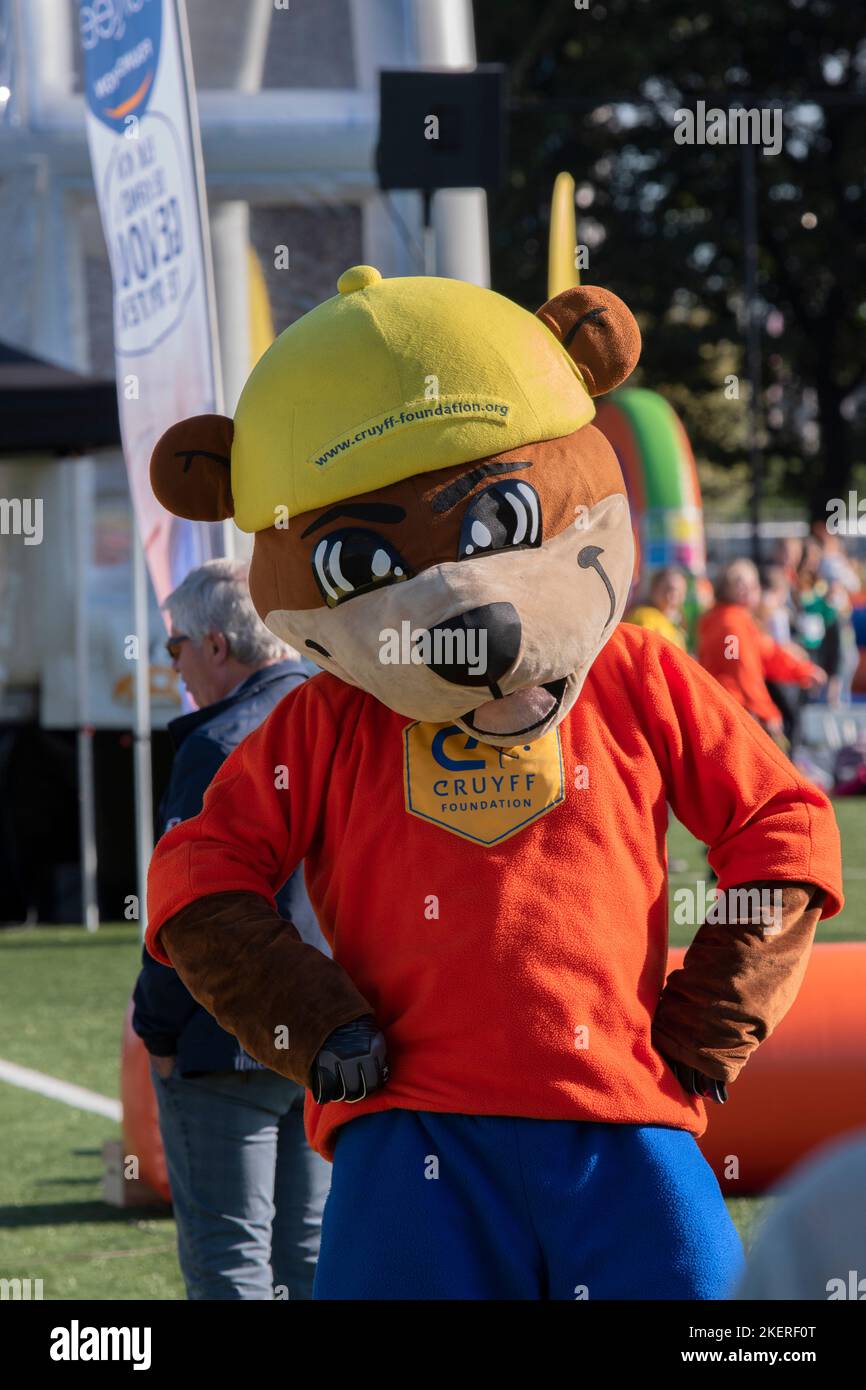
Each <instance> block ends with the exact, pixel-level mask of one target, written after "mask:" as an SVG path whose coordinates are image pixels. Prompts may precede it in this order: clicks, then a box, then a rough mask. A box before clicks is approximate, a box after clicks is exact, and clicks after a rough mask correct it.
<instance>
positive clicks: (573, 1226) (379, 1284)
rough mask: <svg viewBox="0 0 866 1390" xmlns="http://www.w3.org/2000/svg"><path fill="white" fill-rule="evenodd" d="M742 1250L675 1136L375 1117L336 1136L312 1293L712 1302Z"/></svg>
mask: <svg viewBox="0 0 866 1390" xmlns="http://www.w3.org/2000/svg"><path fill="white" fill-rule="evenodd" d="M742 1258H743V1256H742V1247H741V1245H740V1240H739V1236H738V1235H737V1232H736V1229H735V1228H734V1225H733V1222H732V1221H731V1219H730V1217H729V1216H728V1213H727V1210H726V1208H725V1204H724V1201H723V1199H722V1195H721V1192H720V1190H719V1185H718V1182H717V1181H716V1178H715V1175H714V1173H713V1171H712V1169H711V1168H710V1166H709V1164H708V1163H707V1162H706V1160H705V1159H704V1157H703V1156H702V1154H701V1152H700V1150H699V1148H698V1146H697V1144H696V1143H695V1140H694V1139H693V1138H692V1136H691V1135H690V1134H687V1133H686V1132H685V1131H684V1130H678V1129H664V1128H661V1127H657V1126H652V1125H643V1126H637V1125H609V1124H591V1123H584V1122H577V1121H570V1120H528V1119H508V1118H504V1117H501V1116H498V1115H497V1116H475V1115H438V1114H432V1113H430V1112H424V1113H419V1112H417V1111H411V1110H387V1111H384V1112H381V1113H377V1114H374V1115H363V1116H359V1117H358V1118H357V1119H353V1120H349V1121H348V1122H347V1123H346V1124H345V1125H343V1127H342V1128H341V1129H340V1130H339V1132H338V1137H337V1146H336V1151H335V1156H334V1172H333V1176H332V1180H331V1193H330V1196H329V1198H328V1201H327V1204H326V1206H325V1215H324V1218H323V1222H322V1244H321V1251H320V1254H319V1266H318V1271H317V1274H316V1284H315V1290H314V1295H313V1296H314V1298H316V1299H389V1298H395V1299H397V1298H404V1299H405V1298H413V1299H472V1298H477V1299H583V1298H590V1299H601V1298H614V1299H676V1298H686V1299H703V1298H724V1297H725V1296H726V1294H727V1293H728V1291H729V1289H730V1287H731V1285H732V1284H733V1283H734V1282H735V1281H736V1279H737V1278H738V1276H739V1274H740V1271H741V1266H742Z"/></svg>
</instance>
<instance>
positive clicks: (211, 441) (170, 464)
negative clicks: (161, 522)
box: [150, 415, 235, 521]
mask: <svg viewBox="0 0 866 1390" xmlns="http://www.w3.org/2000/svg"><path fill="white" fill-rule="evenodd" d="M234 432H235V427H234V422H233V421H232V420H230V419H229V418H228V416H227V415H193V416H192V418H191V419H189V420H180V421H179V422H178V423H177V424H176V425H172V427H171V429H168V430H166V432H165V434H164V435H163V436H162V438H161V439H160V440H159V441H158V443H157V445H156V448H155V449H154V451H153V454H152V456H151V460H150V485H151V487H152V488H153V491H154V493H155V494H156V497H157V498H158V500H159V501H160V502H161V503H162V505H163V506H164V507H165V509H166V511H169V512H173V513H174V515H175V516H184V517H186V518H187V520H188V521H225V520H226V518H227V517H230V516H234V513H235V504H234V500H233V498H232V475H231V458H232V439H233V437H234Z"/></svg>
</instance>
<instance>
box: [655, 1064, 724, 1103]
mask: <svg viewBox="0 0 866 1390" xmlns="http://www.w3.org/2000/svg"><path fill="white" fill-rule="evenodd" d="M665 1061H666V1062H667V1064H668V1066H669V1067H670V1069H671V1071H672V1072H673V1074H674V1076H675V1077H676V1079H677V1081H678V1082H679V1083H680V1085H681V1086H682V1088H683V1090H684V1091H685V1093H686V1095H689V1096H703V1097H704V1099H705V1100H714V1101H715V1102H716V1104H717V1105H724V1103H725V1101H726V1100H727V1099H728V1090H727V1087H726V1086H725V1083H724V1081H716V1080H714V1079H713V1077H711V1076H704V1074H703V1072H702V1071H697V1070H696V1069H695V1068H694V1067H687V1066H686V1064H685V1062H674V1061H672V1060H671V1058H670V1057H665Z"/></svg>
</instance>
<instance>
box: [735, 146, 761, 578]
mask: <svg viewBox="0 0 866 1390" xmlns="http://www.w3.org/2000/svg"><path fill="white" fill-rule="evenodd" d="M740 151H741V161H742V163H741V168H742V176H743V268H744V293H745V320H746V322H745V328H746V369H747V372H748V377H749V406H748V428H749V460H750V464H751V475H752V487H751V495H750V498H749V521H750V525H751V538H752V559H753V560H754V562H755V564H759V563H760V558H761V538H760V525H761V492H762V488H763V459H762V457H761V449H760V443H759V439H758V431H759V426H760V395H761V330H760V325H759V323H758V302H757V300H758V195H757V183H756V178H755V147H754V145H751V144H748V143H747V144H743V145H741V146H740Z"/></svg>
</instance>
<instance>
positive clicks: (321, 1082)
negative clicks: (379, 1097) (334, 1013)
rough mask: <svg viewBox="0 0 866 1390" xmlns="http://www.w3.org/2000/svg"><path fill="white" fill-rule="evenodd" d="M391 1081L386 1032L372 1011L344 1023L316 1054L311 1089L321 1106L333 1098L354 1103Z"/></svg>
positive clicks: (330, 1035) (311, 1074)
mask: <svg viewBox="0 0 866 1390" xmlns="http://www.w3.org/2000/svg"><path fill="white" fill-rule="evenodd" d="M387 1080H388V1060H387V1054H386V1049H385V1038H384V1035H383V1034H382V1033H381V1032H380V1031H379V1029H378V1028H377V1026H376V1020H375V1018H374V1017H373V1015H372V1014H365V1015H364V1017H363V1018H355V1019H353V1020H352V1022H351V1023H342V1024H341V1025H340V1027H339V1028H335V1029H334V1031H333V1033H330V1034H329V1035H328V1037H327V1038H326V1039H325V1041H324V1043H323V1044H322V1046H321V1048H320V1049H319V1051H318V1052H317V1053H316V1057H315V1061H314V1062H313V1067H312V1071H311V1073H310V1090H311V1091H312V1093H313V1098H314V1099H315V1101H316V1103H317V1105H326V1104H327V1102H328V1101H331V1100H345V1101H348V1102H349V1103H350V1104H352V1103H353V1102H354V1101H358V1100H364V1098H365V1097H366V1096H369V1095H370V1094H371V1093H372V1092H373V1091H378V1090H379V1088H380V1087H381V1086H384V1084H385V1082H386V1081H387Z"/></svg>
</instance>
